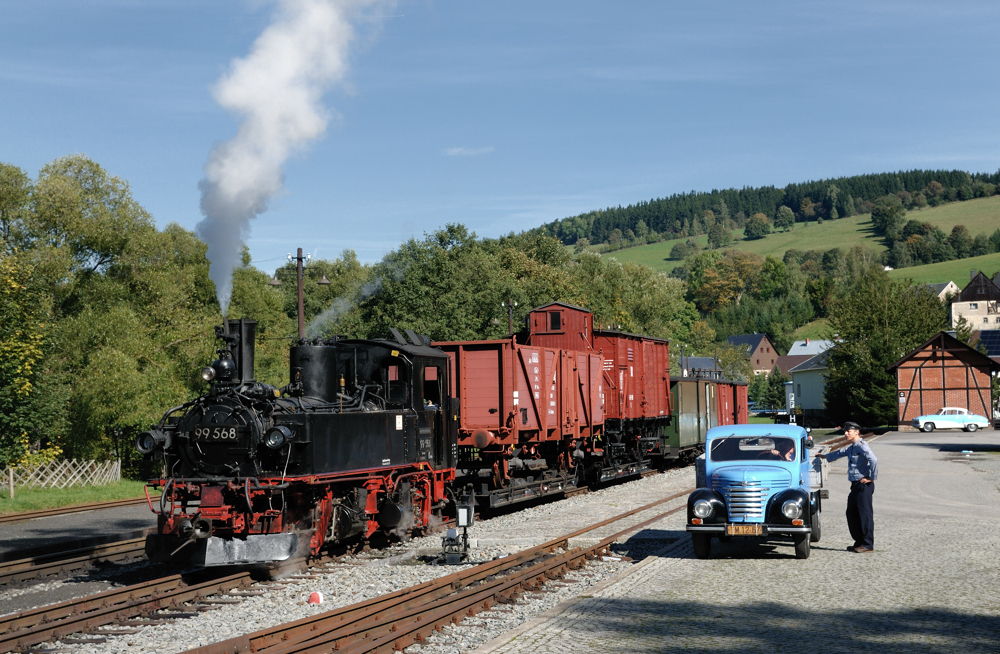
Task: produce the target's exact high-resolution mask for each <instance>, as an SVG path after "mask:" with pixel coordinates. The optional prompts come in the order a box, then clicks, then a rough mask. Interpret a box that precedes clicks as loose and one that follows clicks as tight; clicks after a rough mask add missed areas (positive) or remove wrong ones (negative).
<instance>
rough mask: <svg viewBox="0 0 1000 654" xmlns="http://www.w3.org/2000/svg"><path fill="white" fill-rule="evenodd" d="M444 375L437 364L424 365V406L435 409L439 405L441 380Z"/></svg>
mask: <svg viewBox="0 0 1000 654" xmlns="http://www.w3.org/2000/svg"><path fill="white" fill-rule="evenodd" d="M443 377H444V375H442V374H441V368H439V367H437V366H425V367H424V380H423V381H424V383H423V386H424V388H423V390H424V407H425V408H428V409H436V408H438V407H439V406H441V382H442V381H443Z"/></svg>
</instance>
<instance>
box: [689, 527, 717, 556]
mask: <svg viewBox="0 0 1000 654" xmlns="http://www.w3.org/2000/svg"><path fill="white" fill-rule="evenodd" d="M691 545H692V546H693V547H694V555H695V558H699V559H707V558H709V557H710V556H712V537H711V536H709V535H708V534H699V533H696V532H692V533H691Z"/></svg>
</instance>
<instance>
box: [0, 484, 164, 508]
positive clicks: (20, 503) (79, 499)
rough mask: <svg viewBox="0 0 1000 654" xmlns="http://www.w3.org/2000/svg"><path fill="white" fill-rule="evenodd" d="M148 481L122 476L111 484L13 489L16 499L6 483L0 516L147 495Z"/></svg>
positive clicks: (0, 494) (0, 502)
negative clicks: (145, 490)
mask: <svg viewBox="0 0 1000 654" xmlns="http://www.w3.org/2000/svg"><path fill="white" fill-rule="evenodd" d="M145 485H146V484H145V482H141V481H133V480H131V479H123V480H121V481H120V482H118V483H117V484H112V485H108V486H75V487H72V488H17V487H15V488H14V499H13V500H12V499H10V496H9V495H8V488H7V485H6V484H4V485H3V487H2V489H0V515H4V514H8V513H22V512H25V511H40V510H42V509H55V508H59V507H63V506H74V505H76V504H90V503H92V502H108V501H111V500H127V499H132V498H138V497H145V492H144V491H143V488H144V487H145Z"/></svg>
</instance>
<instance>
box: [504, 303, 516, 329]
mask: <svg viewBox="0 0 1000 654" xmlns="http://www.w3.org/2000/svg"><path fill="white" fill-rule="evenodd" d="M501 306H505V307H507V333H508V334H513V333H514V307H516V306H517V302H515V301H514V300H512V299H511V300H507V301H506V302H504V303H503V305H501Z"/></svg>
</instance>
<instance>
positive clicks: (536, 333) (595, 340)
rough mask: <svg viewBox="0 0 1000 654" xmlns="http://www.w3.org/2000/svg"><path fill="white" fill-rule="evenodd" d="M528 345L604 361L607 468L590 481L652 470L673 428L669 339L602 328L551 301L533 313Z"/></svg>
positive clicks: (579, 309)
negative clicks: (590, 354)
mask: <svg viewBox="0 0 1000 654" xmlns="http://www.w3.org/2000/svg"><path fill="white" fill-rule="evenodd" d="M525 338H526V341H527V342H528V343H530V344H532V345H540V346H543V347H559V348H575V349H579V350H585V351H588V352H596V353H598V354H600V355H601V356H602V357H603V359H604V371H603V372H604V375H603V377H604V426H605V438H604V439H603V441H602V442H601V443H600V444H599V446H600V448H601V449H603V450H606V451H605V452H604V462H603V469H601V470H599V469H598V466H596V464H595V465H594V466H593V467H592V468H591V469H590V470H589V471H588V474H587V478H588V480H589V481H606V480H608V479H611V478H614V477H620V476H623V474H625V472H626V471H627V472H628V473H631V472H639V471H641V470H643V469H646V468H648V467H649V465H648V464H649V457H648V454H649V453H650V452H652V451H653V450H655V449H656V448H657V446H658V444H659V441H660V439H661V438H662V436H663V434H664V430H665V429H666V428H667V427H668V426H669V424H670V414H671V410H670V407H671V404H670V350H669V341H667V340H665V339H660V338H651V337H649V336H640V335H637V334H629V333H627V332H622V331H617V330H612V329H602V328H601V327H600V326H597V325H595V324H594V316H593V314H592V313H591V312H590V311H587V310H586V309H584V308H583V307H578V306H574V305H572V304H566V303H564V302H551V303H549V304H546V305H543V306H541V307H538V308H537V309H533V310H532V311H531V312H529V314H528V333H527V336H526V337H525Z"/></svg>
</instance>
